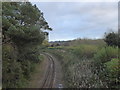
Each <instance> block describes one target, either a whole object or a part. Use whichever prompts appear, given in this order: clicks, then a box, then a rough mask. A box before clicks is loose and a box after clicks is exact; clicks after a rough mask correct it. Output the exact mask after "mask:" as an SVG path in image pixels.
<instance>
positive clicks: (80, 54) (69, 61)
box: [49, 45, 120, 88]
mask: <svg viewBox="0 0 120 90" xmlns="http://www.w3.org/2000/svg"><path fill="white" fill-rule="evenodd" d="M49 52H51V53H53V54H54V55H55V56H56V57H57V58H58V59H59V60H60V62H61V65H62V68H63V72H64V80H65V84H66V86H67V87H69V88H111V87H112V88H118V87H119V85H118V84H117V83H119V82H120V81H119V79H118V72H120V71H119V69H118V61H119V59H118V48H115V47H99V46H95V45H80V46H76V47H73V46H71V47H62V48H52V49H51V48H50V49H49ZM114 66H117V70H116V69H112V68H113V67H114ZM110 69H111V70H112V72H111V70H110ZM112 74H114V77H112V76H111V75H112Z"/></svg>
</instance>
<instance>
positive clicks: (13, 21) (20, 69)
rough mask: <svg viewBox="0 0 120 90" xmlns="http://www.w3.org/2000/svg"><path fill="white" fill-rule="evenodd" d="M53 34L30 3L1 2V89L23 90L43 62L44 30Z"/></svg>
mask: <svg viewBox="0 0 120 90" xmlns="http://www.w3.org/2000/svg"><path fill="white" fill-rule="evenodd" d="M41 29H43V30H46V29H48V30H52V29H51V28H50V27H49V25H48V23H47V22H46V20H45V19H44V17H43V12H41V11H40V10H39V9H38V8H37V6H36V5H32V4H31V3H30V2H2V32H3V35H2V38H3V39H2V40H3V41H2V43H3V45H2V46H3V47H2V50H3V53H2V56H3V60H2V62H3V65H2V66H3V68H2V72H3V73H2V74H3V75H2V76H3V77H2V86H3V88H22V87H25V86H26V85H27V83H28V81H29V79H30V77H31V73H32V72H33V71H34V69H35V65H36V64H37V63H40V62H41V60H42V59H43V58H42V57H41V56H40V45H41V44H42V42H43V41H44V38H45V37H44V33H43V30H41Z"/></svg>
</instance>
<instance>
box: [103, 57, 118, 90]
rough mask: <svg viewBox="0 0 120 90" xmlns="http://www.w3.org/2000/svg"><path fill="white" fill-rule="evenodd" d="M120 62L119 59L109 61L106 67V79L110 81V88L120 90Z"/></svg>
mask: <svg viewBox="0 0 120 90" xmlns="http://www.w3.org/2000/svg"><path fill="white" fill-rule="evenodd" d="M119 63H120V60H119V59H118V58H113V59H112V60H111V61H108V62H106V63H105V66H106V68H105V69H106V72H107V77H106V79H107V80H108V84H109V87H111V86H112V87H113V88H115V87H119V88H120V85H119V83H120V76H119V73H120V65H119Z"/></svg>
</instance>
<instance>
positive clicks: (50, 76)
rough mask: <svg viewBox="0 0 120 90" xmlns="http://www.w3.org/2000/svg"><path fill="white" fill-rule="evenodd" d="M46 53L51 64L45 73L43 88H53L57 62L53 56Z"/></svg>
mask: <svg viewBox="0 0 120 90" xmlns="http://www.w3.org/2000/svg"><path fill="white" fill-rule="evenodd" d="M44 55H45V56H46V57H47V58H48V62H49V65H48V67H47V71H46V74H45V79H44V80H43V83H42V87H41V88H53V84H54V78H55V63H54V59H53V57H52V56H50V55H49V54H47V53H44Z"/></svg>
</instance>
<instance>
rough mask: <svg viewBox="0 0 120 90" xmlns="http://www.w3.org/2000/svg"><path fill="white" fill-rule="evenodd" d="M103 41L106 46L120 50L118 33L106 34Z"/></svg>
mask: <svg viewBox="0 0 120 90" xmlns="http://www.w3.org/2000/svg"><path fill="white" fill-rule="evenodd" d="M104 41H105V42H106V43H107V45H108V46H118V47H119V48H120V35H119V34H118V33H114V32H111V33H108V34H106V36H105V39H104Z"/></svg>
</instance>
